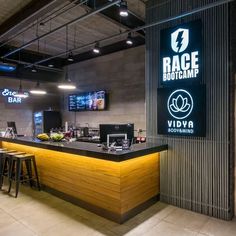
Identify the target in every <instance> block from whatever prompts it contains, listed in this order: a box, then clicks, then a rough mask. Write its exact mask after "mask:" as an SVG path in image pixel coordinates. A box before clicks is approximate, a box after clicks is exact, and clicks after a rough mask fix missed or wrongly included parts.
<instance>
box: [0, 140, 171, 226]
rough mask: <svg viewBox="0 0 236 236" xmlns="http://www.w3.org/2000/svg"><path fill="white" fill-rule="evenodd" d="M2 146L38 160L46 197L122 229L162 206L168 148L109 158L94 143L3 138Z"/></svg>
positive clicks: (147, 146) (137, 148)
mask: <svg viewBox="0 0 236 236" xmlns="http://www.w3.org/2000/svg"><path fill="white" fill-rule="evenodd" d="M0 146H2V147H4V148H8V149H14V150H19V151H24V152H27V153H32V154H34V155H35V157H36V162H37V166H38V171H39V176H40V182H41V184H42V185H43V188H44V189H45V190H46V191H49V192H51V193H53V194H55V195H57V196H59V197H61V198H63V199H65V200H67V201H70V202H72V203H74V204H77V205H79V206H82V207H84V208H86V209H88V210H90V211H92V212H95V213H97V214H99V215H101V216H104V217H106V218H108V219H111V220H114V221H116V222H119V223H122V222H124V221H125V220H127V219H129V218H130V217H132V216H133V215H135V214H137V213H139V212H140V211H142V210H143V209H146V208H147V207H148V206H149V205H151V204H153V203H154V202H156V201H157V199H158V196H159V191H160V181H159V178H160V155H161V154H160V153H161V152H162V151H166V150H167V148H168V147H167V145H157V144H153V143H144V144H137V145H134V146H133V148H132V150H127V151H121V152H108V151H103V150H102V149H101V148H99V147H97V145H96V144H93V143H82V142H74V143H69V142H61V143H60V142H58V143H55V142H39V141H38V140H35V139H32V138H30V137H24V138H16V139H8V138H0Z"/></svg>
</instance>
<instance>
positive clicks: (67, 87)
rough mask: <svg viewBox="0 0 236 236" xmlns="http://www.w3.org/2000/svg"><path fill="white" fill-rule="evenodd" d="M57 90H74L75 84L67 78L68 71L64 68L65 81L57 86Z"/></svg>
mask: <svg viewBox="0 0 236 236" xmlns="http://www.w3.org/2000/svg"><path fill="white" fill-rule="evenodd" d="M58 88H59V89H65V90H74V89H76V86H75V84H73V83H72V82H71V80H70V79H69V76H68V69H67V68H66V75H65V80H64V82H62V83H61V84H59V85H58Z"/></svg>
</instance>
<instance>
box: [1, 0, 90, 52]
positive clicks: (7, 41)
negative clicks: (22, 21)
mask: <svg viewBox="0 0 236 236" xmlns="http://www.w3.org/2000/svg"><path fill="white" fill-rule="evenodd" d="M77 1H78V0H74V1H73V2H70V3H69V4H67V5H66V6H63V7H62V8H60V9H58V10H56V11H54V12H52V13H51V14H50V15H49V16H46V17H45V18H43V19H41V20H40V21H39V22H35V23H33V24H32V25H30V26H29V27H27V28H26V29H24V30H22V31H20V32H19V33H17V34H15V35H13V36H12V37H11V38H9V39H7V40H6V41H5V42H4V43H2V44H1V45H0V48H1V47H3V46H5V45H7V44H8V43H10V42H11V41H12V40H13V39H15V38H16V37H17V36H19V35H21V34H23V33H24V32H26V31H27V30H29V29H31V28H33V27H34V26H35V25H37V24H38V23H44V24H46V23H47V22H49V21H51V20H53V19H55V18H56V17H58V16H60V15H62V14H64V13H65V12H67V11H70V10H71V9H73V8H75V7H78V6H81V5H83V4H84V3H86V2H87V1H88V0H84V1H82V2H80V3H79V4H76V2H77ZM72 4H73V6H72V7H70V8H69V9H66V10H64V11H62V12H60V13H58V14H56V15H55V16H53V17H51V18H50V16H52V15H54V14H55V13H57V12H58V11H60V10H63V9H64V8H65V7H68V6H70V5H72ZM47 18H49V19H47ZM45 19H46V20H45Z"/></svg>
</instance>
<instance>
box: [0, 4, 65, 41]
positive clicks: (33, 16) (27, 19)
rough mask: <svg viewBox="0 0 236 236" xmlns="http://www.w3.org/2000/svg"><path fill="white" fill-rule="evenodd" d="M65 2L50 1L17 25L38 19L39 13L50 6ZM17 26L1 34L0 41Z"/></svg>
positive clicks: (16, 25)
mask: <svg viewBox="0 0 236 236" xmlns="http://www.w3.org/2000/svg"><path fill="white" fill-rule="evenodd" d="M65 1H66V0H52V1H51V2H50V3H48V4H46V5H45V6H43V7H42V8H40V10H38V11H37V12H34V13H33V14H31V15H30V16H28V17H27V18H25V19H23V20H22V21H21V22H20V23H19V24H22V23H24V22H28V21H29V20H30V19H31V18H35V17H37V18H38V16H37V15H38V14H39V12H43V11H45V10H47V9H48V8H49V7H50V6H51V5H54V4H58V3H63V2H65ZM19 24H15V25H14V26H13V27H11V28H10V29H9V30H7V31H6V32H4V33H3V34H1V35H0V40H2V38H4V37H5V36H6V35H8V34H9V33H10V32H12V31H14V30H16V29H17V27H19Z"/></svg>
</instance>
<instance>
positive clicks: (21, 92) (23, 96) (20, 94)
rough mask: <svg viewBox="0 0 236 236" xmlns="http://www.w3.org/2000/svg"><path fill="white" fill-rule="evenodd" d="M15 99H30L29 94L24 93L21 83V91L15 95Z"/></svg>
mask: <svg viewBox="0 0 236 236" xmlns="http://www.w3.org/2000/svg"><path fill="white" fill-rule="evenodd" d="M14 97H17V98H27V97H29V94H28V93H27V92H24V91H23V89H22V85H21V81H20V86H19V89H18V91H17V92H16V93H15V94H14Z"/></svg>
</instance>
